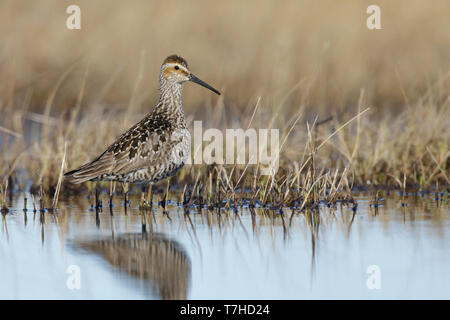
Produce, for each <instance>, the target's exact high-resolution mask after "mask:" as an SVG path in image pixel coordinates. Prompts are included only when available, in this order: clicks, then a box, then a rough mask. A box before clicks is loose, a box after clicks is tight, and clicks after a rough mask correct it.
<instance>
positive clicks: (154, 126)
mask: <svg viewBox="0 0 450 320" xmlns="http://www.w3.org/2000/svg"><path fill="white" fill-rule="evenodd" d="M183 130H186V129H181V130H174V128H173V125H172V123H171V122H170V121H168V120H167V119H164V118H161V117H160V118H155V117H152V116H151V115H149V116H147V117H145V118H144V119H142V120H141V121H140V122H138V123H137V124H135V125H134V126H133V127H131V128H130V129H128V130H127V131H126V132H125V133H123V134H122V135H121V136H120V137H119V138H118V139H117V140H116V141H115V142H114V143H113V144H111V145H110V146H109V147H108V148H107V149H106V151H105V152H103V153H102V154H101V155H100V156H99V157H98V158H97V159H95V160H94V161H92V162H89V163H87V164H85V165H83V166H81V167H80V168H78V169H76V170H73V171H71V172H67V173H66V174H65V176H68V177H69V178H70V179H71V180H72V182H74V183H81V182H84V181H88V180H92V179H95V178H98V177H100V176H102V175H122V174H127V173H131V172H133V171H136V170H138V169H141V168H143V167H149V166H155V165H156V164H158V163H160V162H161V161H163V159H165V158H167V157H168V156H169V153H170V151H171V150H172V148H173V147H174V146H175V145H176V144H178V143H180V142H181V139H182V135H183V134H184V132H182V131H183Z"/></svg>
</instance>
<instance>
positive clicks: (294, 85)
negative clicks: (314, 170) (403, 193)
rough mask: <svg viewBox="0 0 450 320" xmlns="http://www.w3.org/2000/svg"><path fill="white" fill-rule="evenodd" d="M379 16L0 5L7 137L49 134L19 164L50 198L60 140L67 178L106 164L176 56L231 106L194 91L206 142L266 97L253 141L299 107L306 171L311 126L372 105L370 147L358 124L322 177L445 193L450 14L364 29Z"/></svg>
mask: <svg viewBox="0 0 450 320" xmlns="http://www.w3.org/2000/svg"><path fill="white" fill-rule="evenodd" d="M71 4H77V5H79V6H80V7H81V30H68V29H67V28H66V19H67V17H68V16H69V15H68V14H67V13H66V8H67V7H68V6H69V5H71ZM370 4H374V3H373V1H357V0H354V1H332V0H322V1H300V0H297V1H269V0H265V1H263V0H248V1H238V0H231V1H220V2H219V1H203V0H190V1H173V0H171V1H126V2H125V1H118V0H116V1H113V0H111V1H99V0H97V1H89V0H85V1H82V0H80V1H72V0H71V1H61V0H43V1H22V0H18V1H16V0H2V1H1V2H0V115H1V117H0V126H2V127H3V128H6V129H8V130H12V131H13V132H16V133H19V134H21V133H23V135H24V136H27V135H29V136H33V137H37V136H39V135H40V133H39V132H40V131H39V132H38V131H33V126H31V125H29V124H25V126H24V124H23V122H22V120H23V118H26V119H28V120H30V119H31V120H32V122H40V123H41V124H42V123H44V124H47V125H54V126H50V127H48V126H44V128H43V130H44V132H43V133H44V134H43V138H42V140H39V139H38V140H36V141H37V142H36V144H35V145H34V146H33V149H27V151H26V156H25V157H26V161H22V162H23V166H24V167H26V170H27V172H28V173H29V174H30V175H31V176H32V177H33V181H34V183H35V184H38V183H42V180H43V179H44V180H45V179H46V178H47V180H48V181H49V182H48V183H49V184H50V185H54V183H55V180H56V179H57V174H56V172H58V171H59V169H58V168H59V166H60V164H61V158H62V154H63V150H64V147H63V146H64V141H69V143H70V145H69V150H68V154H67V159H68V167H70V168H73V167H74V166H76V165H79V164H81V163H83V162H85V161H87V160H89V159H92V158H93V157H94V156H95V155H97V153H98V152H101V151H102V150H103V149H104V148H105V147H106V146H107V145H108V144H109V143H111V142H112V141H113V139H114V137H115V136H117V135H118V134H120V133H121V132H122V131H123V130H124V129H126V128H127V127H128V126H130V125H131V124H133V122H134V121H137V120H138V119H140V118H141V117H142V116H143V115H144V114H145V113H147V112H149V111H150V110H151V108H152V107H153V106H154V104H155V103H156V100H157V85H158V81H157V80H158V75H159V68H160V66H161V63H162V61H163V59H164V58H165V57H166V56H168V55H169V54H172V53H177V54H180V55H182V56H183V57H185V58H186V59H187V61H188V62H189V64H190V67H191V70H192V71H193V73H195V74H196V75H197V76H198V77H200V78H201V79H203V80H204V81H206V82H208V83H210V84H211V85H213V86H214V87H216V88H217V89H219V90H221V91H222V92H223V93H224V94H223V95H222V96H220V97H217V96H215V95H214V94H211V92H209V91H208V90H205V89H204V88H201V87H199V86H196V85H194V84H187V85H186V86H185V89H184V95H185V97H184V103H185V110H186V115H187V116H188V120H189V121H192V120H193V119H195V120H200V119H204V120H207V121H209V122H207V123H206V124H205V125H204V128H205V127H213V126H215V127H217V126H219V127H224V126H241V127H246V126H247V124H248V120H249V117H250V116H251V114H252V111H253V108H254V105H255V103H256V101H257V100H258V97H261V100H260V107H259V110H258V114H257V116H256V118H255V121H254V123H253V124H254V125H255V127H267V125H268V123H269V121H270V120H271V119H274V121H275V122H274V127H275V128H283V129H287V128H288V127H289V125H290V124H292V121H293V120H294V118H295V115H296V114H297V112H298V110H299V109H300V108H302V110H303V111H304V112H303V117H302V118H301V120H300V122H299V125H297V127H296V128H295V130H294V131H293V132H292V133H291V134H290V139H289V141H288V143H287V144H286V147H285V150H284V153H283V158H282V159H280V160H282V161H286V160H289V161H290V162H284V163H282V165H283V166H284V167H285V168H292V167H295V168H297V169H298V167H299V166H298V164H295V162H300V164H301V161H303V160H304V158H302V157H301V154H302V152H303V150H306V149H305V145H306V144H307V142H308V136H307V134H306V129H305V124H306V121H309V122H310V123H311V120H313V119H314V117H315V116H316V115H318V117H319V121H320V120H323V119H326V118H327V117H328V116H330V115H333V116H334V120H333V121H336V122H332V123H328V125H327V126H326V127H325V126H324V127H323V129H321V130H319V131H318V132H317V135H318V137H319V140H324V139H325V138H326V137H327V136H328V135H329V134H330V133H331V132H333V130H334V129H335V128H336V127H337V126H338V125H339V123H343V122H344V121H346V120H348V119H349V118H350V117H351V116H353V115H355V114H356V113H357V112H358V108H359V107H360V106H361V105H362V106H363V107H371V112H370V115H365V116H364V118H363V119H362V124H361V127H360V128H359V135H356V134H355V132H356V130H357V129H358V128H357V127H356V124H352V125H351V126H349V128H348V129H349V131H345V132H342V133H340V134H339V135H337V136H335V137H334V138H333V139H332V140H330V142H332V143H331V144H328V145H327V146H325V147H324V148H322V150H321V154H319V155H318V156H317V161H319V162H320V164H321V165H322V167H323V168H343V167H344V166H350V167H351V170H352V172H353V174H354V177H355V178H356V180H357V181H358V182H360V183H364V182H367V181H372V182H374V181H375V182H376V181H378V182H379V183H386V182H387V181H388V180H389V179H390V178H389V176H390V175H393V176H395V177H397V178H398V179H401V180H402V179H403V176H404V175H406V176H407V177H408V179H409V181H410V182H412V183H420V184H421V185H423V184H424V183H425V182H424V181H426V182H427V183H428V184H430V183H431V182H433V181H435V180H436V181H442V182H444V183H445V182H446V181H447V182H448V177H447V176H448V175H449V174H448V172H449V169H448V168H449V167H450V157H449V151H448V150H449V147H448V146H449V144H450V141H449V140H450V129H449V127H450V126H449V125H448V124H449V122H450V119H449V118H450V112H449V109H450V108H449V106H450V103H449V99H448V97H449V95H448V92H449V85H450V80H448V79H447V78H448V77H449V70H450V45H449V44H450V32H449V30H450V19H449V18H450V17H449V13H450V2H449V1H446V0H442V1H437V0H436V1H433V3H432V4H431V3H426V2H424V1H406V0H404V1H400V0H399V1H381V0H379V1H376V4H378V5H379V6H380V7H381V25H382V30H368V29H367V27H366V19H367V17H368V14H367V13H366V9H367V7H368V6H369V5H370ZM362 92H363V93H364V94H363V95H361V93H362ZM77 105H78V106H77ZM74 110H77V111H76V112H75V111H74ZM78 110H79V112H78ZM125 110H126V112H125ZM275 114H276V115H277V117H276V118H273V116H274V115H275ZM41 115H43V116H42V117H41ZM74 118H75V119H76V121H75V123H76V126H74V122H72V121H69V120H71V119H74ZM61 121H62V122H61ZM321 128H322V127H321ZM41 129H42V128H41ZM41 129H39V130H41ZM1 134H3V136H4V137H5V136H6V137H8V139H9V140H8V141H10V139H13V138H11V137H10V136H11V135H10V134H8V133H0V146H1V150H2V151H3V155H2V156H1V157H0V165H1V166H0V169H1V170H0V171H1V172H0V173H1V174H5V172H9V169H8V168H11V167H12V163H14V161H15V159H16V158H17V155H18V154H20V153H21V152H23V150H24V148H26V147H25V146H24V145H23V144H22V143H16V144H15V145H11V144H8V143H4V142H5V141H6V140H4V139H5V138H3V140H2V137H1ZM16 140H17V139H16ZM48 142H50V143H48ZM86 145H89V148H88V149H87V148H86ZM14 148H15V149H14ZM12 150H15V152H5V151H12ZM353 151H355V152H353ZM356 151H358V152H356ZM433 157H434V158H435V159H433ZM22 160H23V159H22ZM438 164H439V165H438ZM391 182H394V183H396V182H395V181H393V180H392V181H391Z"/></svg>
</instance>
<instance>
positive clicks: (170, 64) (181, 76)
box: [160, 54, 220, 95]
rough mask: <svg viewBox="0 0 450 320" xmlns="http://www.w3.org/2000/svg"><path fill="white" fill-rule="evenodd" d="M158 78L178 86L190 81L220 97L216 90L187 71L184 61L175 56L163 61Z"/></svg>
mask: <svg viewBox="0 0 450 320" xmlns="http://www.w3.org/2000/svg"><path fill="white" fill-rule="evenodd" d="M160 77H161V78H162V79H164V80H165V81H168V82H177V83H180V84H181V83H183V82H186V81H192V82H195V83H197V84H199V85H201V86H203V87H205V88H208V89H209V90H211V91H213V92H215V93H217V94H219V95H220V92H219V91H218V90H216V89H214V88H213V87H211V86H210V85H209V84H207V83H206V82H204V81H202V80H200V79H199V78H197V77H196V76H194V75H193V74H192V72H191V71H190V70H189V67H188V64H187V62H186V60H185V59H184V58H182V57H180V56H178V55H176V54H174V55H171V56H168V57H167V58H166V59H165V60H164V62H163V64H162V67H161V75H160Z"/></svg>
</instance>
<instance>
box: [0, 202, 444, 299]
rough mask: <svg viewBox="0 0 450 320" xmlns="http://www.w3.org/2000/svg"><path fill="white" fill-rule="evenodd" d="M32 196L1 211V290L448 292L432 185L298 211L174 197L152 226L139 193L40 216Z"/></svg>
mask: <svg viewBox="0 0 450 320" xmlns="http://www.w3.org/2000/svg"><path fill="white" fill-rule="evenodd" d="M23 196H24V195H23V194H22V195H17V197H14V198H13V199H12V202H11V203H9V206H10V208H11V211H10V212H9V213H8V214H6V215H3V218H2V227H1V233H0V270H1V272H0V298H2V299H27V298H31V299H48V298H54V299H161V298H162V299H172V298H175V299H177V298H187V299H317V298H318V299H330V298H338V299H347V298H356V299H359V298H362V299H366V298H367V299H397V298H400V299H416V298H425V299H427V298H430V299H431V298H435V299H449V298H450V268H449V266H450V250H449V249H450V206H449V203H448V200H445V201H436V200H435V195H434V194H429V195H410V196H408V198H407V203H408V205H407V206H406V207H402V206H401V201H400V199H399V197H398V195H396V194H391V195H390V196H388V197H387V198H386V199H385V200H384V201H382V205H381V206H380V207H379V208H373V207H371V206H370V205H369V199H370V197H369V196H368V195H364V194H361V195H358V196H357V197H356V199H357V202H358V209H357V211H356V213H354V212H353V211H352V210H351V208H348V207H346V206H343V205H342V206H340V205H338V207H337V208H335V209H330V208H323V209H321V210H320V213H318V214H317V213H316V214H309V215H305V214H295V215H293V216H291V211H290V210H285V212H284V214H283V215H280V214H277V213H276V212H275V211H267V210H266V211H265V210H262V209H258V210H256V212H255V214H254V215H253V214H252V213H251V212H250V211H249V210H248V209H242V210H239V212H238V214H235V213H234V212H233V211H227V210H224V209H222V210H221V211H220V214H218V212H217V211H213V212H211V211H207V210H204V209H203V210H202V211H198V210H197V209H194V210H191V213H190V214H189V215H186V214H184V213H183V210H182V209H180V208H177V207H176V206H174V205H172V206H169V208H170V212H169V214H168V215H167V214H163V213H162V210H161V208H156V209H154V211H153V212H152V213H151V214H147V216H146V219H147V221H146V224H145V231H146V232H143V224H142V216H141V215H140V212H139V210H138V209H136V207H137V199H134V198H133V199H132V205H131V206H130V207H129V208H127V214H126V215H125V208H124V206H123V205H121V204H120V202H121V200H120V199H117V198H116V199H115V201H114V204H115V206H114V207H113V208H112V213H113V215H111V213H110V209H109V208H108V207H106V208H103V211H102V212H99V213H98V214H96V212H95V210H93V209H91V200H89V199H87V198H86V197H79V198H76V199H70V200H68V201H67V202H61V203H60V204H59V207H60V209H59V211H58V212H57V213H55V214H52V213H49V212H46V213H44V214H40V213H39V212H37V213H33V205H32V203H31V200H30V199H31V196H30V195H28V202H27V209H28V211H27V212H26V213H24V211H23V208H24V203H23ZM371 266H372V267H371ZM374 266H375V267H374ZM368 271H369V272H368Z"/></svg>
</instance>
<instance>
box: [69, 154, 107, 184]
mask: <svg viewBox="0 0 450 320" xmlns="http://www.w3.org/2000/svg"><path fill="white" fill-rule="evenodd" d="M102 156H103V154H102V155H101V156H100V157H98V158H97V159H95V160H94V161H92V162H89V163H86V164H84V165H82V166H81V167H79V168H78V169H75V170H72V171H69V172H66V173H64V179H67V180H69V182H71V183H83V182H86V181H89V180H96V179H99V178H100V177H101V176H102V175H104V174H106V173H108V172H109V171H110V168H111V166H110V163H109V161H108V159H105V158H103V157H102Z"/></svg>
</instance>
